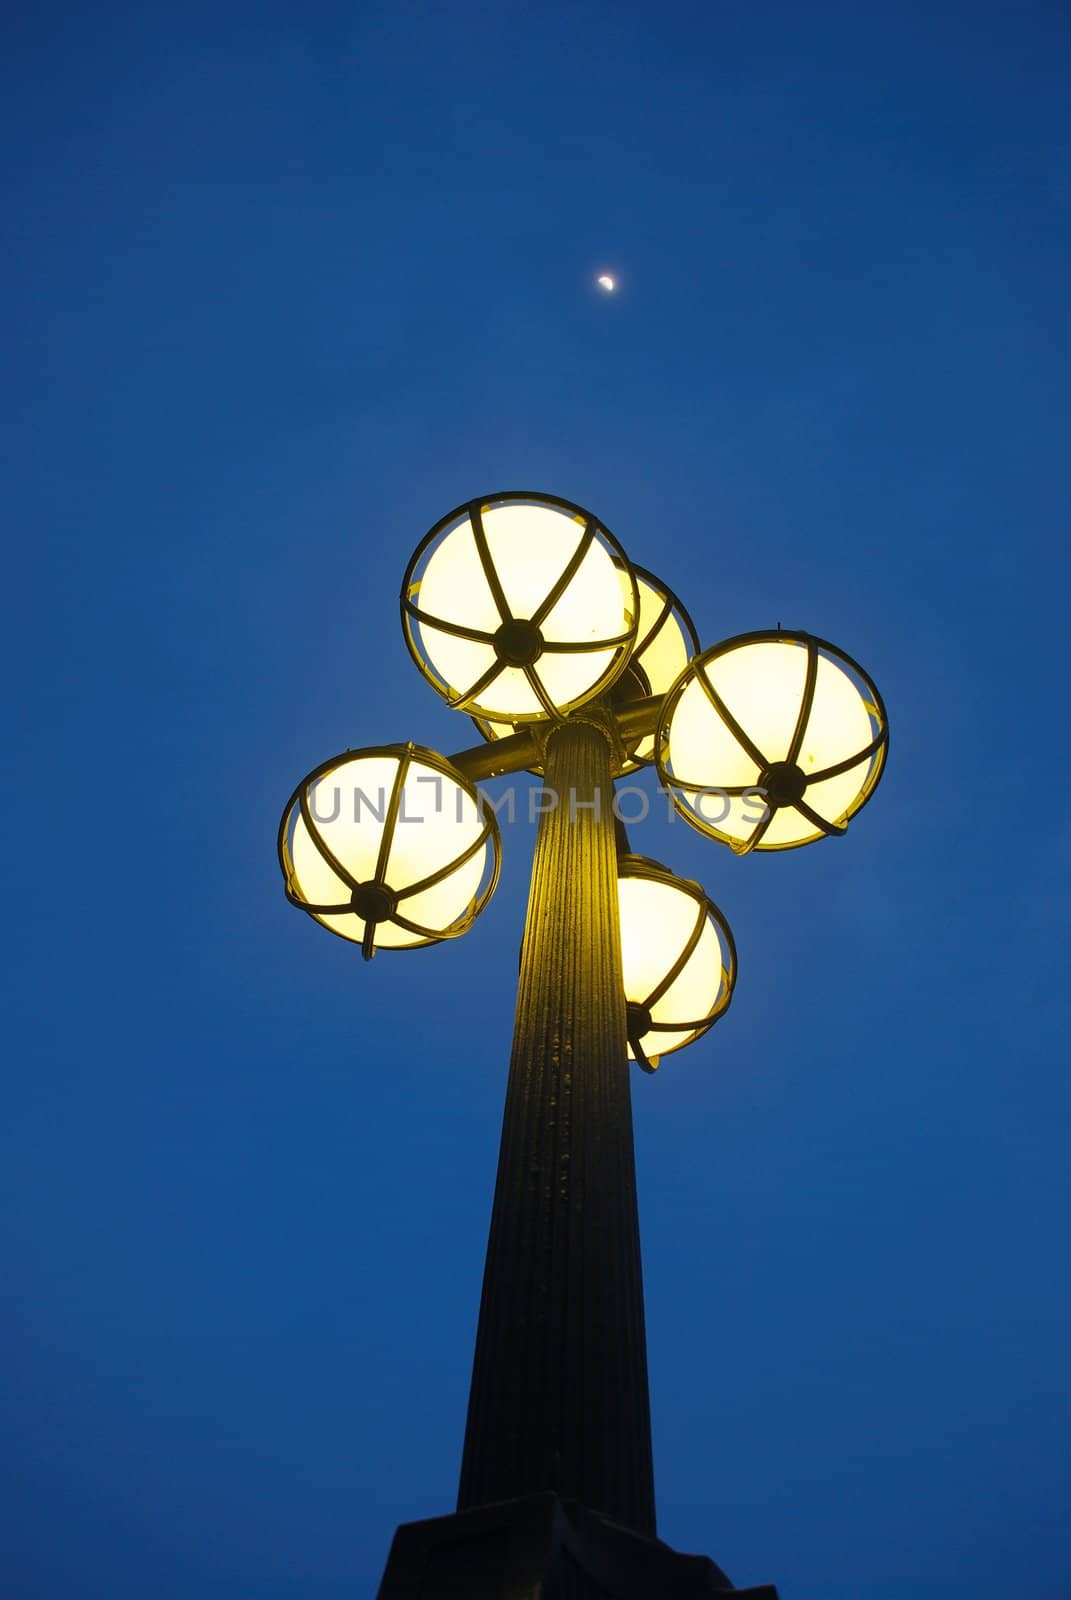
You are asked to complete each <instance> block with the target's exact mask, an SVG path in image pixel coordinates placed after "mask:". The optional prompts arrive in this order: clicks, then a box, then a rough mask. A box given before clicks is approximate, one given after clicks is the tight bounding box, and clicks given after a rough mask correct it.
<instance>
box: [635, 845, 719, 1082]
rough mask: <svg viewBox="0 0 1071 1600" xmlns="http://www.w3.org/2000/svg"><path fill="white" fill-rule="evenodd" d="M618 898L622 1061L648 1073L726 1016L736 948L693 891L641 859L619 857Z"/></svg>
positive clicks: (709, 905)
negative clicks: (623, 1037) (623, 1002)
mask: <svg viewBox="0 0 1071 1600" xmlns="http://www.w3.org/2000/svg"><path fill="white" fill-rule="evenodd" d="M617 892H618V908H619V912H620V917H621V957H622V971H623V975H624V982H625V1000H626V1002H627V1034H628V1054H629V1059H630V1060H633V1061H636V1062H637V1063H638V1064H639V1065H640V1066H641V1067H643V1068H644V1069H645V1070H646V1071H648V1072H653V1071H654V1070H655V1068H656V1067H657V1066H658V1061H659V1058H660V1057H661V1056H664V1055H669V1054H670V1053H671V1052H672V1051H675V1050H683V1049H684V1047H685V1045H688V1044H691V1043H692V1042H693V1040H695V1039H699V1038H701V1037H702V1035H703V1034H704V1033H706V1032H707V1030H708V1029H709V1028H712V1027H713V1026H714V1024H715V1022H717V1020H718V1018H719V1017H720V1016H722V1015H723V1014H724V1013H725V1011H726V1010H727V1009H728V1007H729V1002H730V1001H731V1000H732V997H733V988H734V986H735V984H736V943H735V941H734V939H733V935H732V930H731V929H730V927H729V924H728V922H727V921H726V920H725V917H724V916H723V915H722V913H721V912H720V911H719V909H718V907H717V906H716V905H715V904H714V902H713V900H711V899H710V897H709V895H707V894H706V893H705V892H704V890H703V889H702V888H701V887H700V885H699V884H698V883H693V882H692V881H691V880H690V879H687V878H678V877H677V876H676V874H675V873H672V872H670V871H669V869H668V867H664V866H662V864H661V863H660V862H658V861H652V860H650V859H649V858H648V857H647V856H637V855H631V854H628V855H621V856H619V857H618V864H617Z"/></svg>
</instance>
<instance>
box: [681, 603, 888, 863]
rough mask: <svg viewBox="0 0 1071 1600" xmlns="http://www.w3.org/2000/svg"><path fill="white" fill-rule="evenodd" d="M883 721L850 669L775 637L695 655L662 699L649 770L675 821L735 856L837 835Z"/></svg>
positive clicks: (870, 773) (856, 807)
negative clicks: (669, 800) (666, 794)
mask: <svg viewBox="0 0 1071 1600" xmlns="http://www.w3.org/2000/svg"><path fill="white" fill-rule="evenodd" d="M888 733H889V730H888V720H887V717H886V714H885V707H884V704H883V703H882V699H881V696H880V694H879V693H878V690H877V688H876V686H875V685H874V683H873V682H872V681H871V679H870V678H869V677H868V676H867V674H866V673H865V672H864V671H863V669H862V667H860V666H859V664H858V662H856V661H853V660H852V658H851V657H850V656H848V655H845V653H844V652H843V651H842V650H838V649H837V648H836V647H835V646H834V645H831V644H829V643H827V641H826V640H824V639H817V638H815V637H814V636H813V635H811V634H808V633H789V632H785V631H783V630H773V631H770V632H765V633H744V634H739V635H737V636H736V637H735V638H732V639H726V640H725V641H724V642H723V643H722V644H719V645H715V647H714V648H713V649H712V650H707V651H705V652H704V654H703V655H701V656H698V657H697V658H696V659H695V660H694V661H693V662H692V663H691V664H690V666H689V667H688V669H687V671H686V672H684V673H682V674H681V677H680V678H679V679H678V680H677V682H676V683H675V684H674V686H673V688H672V689H671V690H670V692H669V694H668V695H667V696H666V699H665V702H664V705H663V708H662V713H661V718H660V721H659V726H658V734H657V746H658V754H657V765H658V773H659V776H660V778H661V779H662V782H663V783H664V785H665V786H666V788H667V789H668V790H669V791H670V793H671V794H672V797H673V803H674V805H675V806H676V808H677V810H678V811H679V812H680V813H681V815H682V816H684V817H686V818H687V820H688V821H689V822H690V823H692V825H693V826H694V827H696V828H698V830H699V831H700V832H701V833H704V834H706V835H708V837H710V838H712V839H719V840H720V841H721V842H722V843H724V844H728V845H729V846H730V847H731V848H732V849H733V850H734V851H735V852H736V853H737V854H738V855H747V854H748V853H749V852H750V851H752V850H793V849H796V848H797V847H798V846H800V845H804V844H811V843H813V842H814V841H815V840H817V839H821V838H824V837H826V836H836V835H840V834H843V833H844V831H845V829H846V828H847V825H848V822H849V820H850V819H851V818H852V817H853V816H855V814H856V813H857V812H858V811H860V810H861V809H862V807H863V806H864V805H865V804H866V802H867V800H868V799H869V798H870V796H871V794H873V792H874V789H875V787H876V785H877V783H878V780H879V778H880V777H881V774H882V770H883V768H884V765H885V757H886V753H887V750H888Z"/></svg>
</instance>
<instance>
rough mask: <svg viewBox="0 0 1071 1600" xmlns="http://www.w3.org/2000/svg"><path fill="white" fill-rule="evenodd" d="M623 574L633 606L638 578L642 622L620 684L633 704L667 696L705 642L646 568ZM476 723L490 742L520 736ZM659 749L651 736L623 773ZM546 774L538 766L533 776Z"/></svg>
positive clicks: (503, 726)
mask: <svg viewBox="0 0 1071 1600" xmlns="http://www.w3.org/2000/svg"><path fill="white" fill-rule="evenodd" d="M618 570H619V574H620V579H621V587H622V591H623V593H624V594H625V598H626V603H631V585H632V579H633V577H634V578H635V581H636V589H637V592H638V595H639V605H640V621H639V627H638V629H637V631H636V642H635V644H634V645H633V647H632V654H631V655H630V657H629V662H628V668H627V670H626V672H625V673H624V675H623V676H622V677H621V678H619V679H618V680H617V683H616V684H615V685H614V691H613V697H614V702H615V703H616V701H617V700H618V698H620V699H622V700H626V699H630V700H631V699H642V698H643V697H644V696H646V695H652V694H665V693H666V691H667V690H668V689H669V688H671V687H672V685H673V684H674V683H675V682H676V680H677V679H678V678H679V677H680V675H681V673H682V672H683V671H684V669H685V667H686V666H687V665H688V662H689V661H690V660H691V658H692V656H694V655H697V654H698V653H699V639H698V636H697V635H696V631H695V628H694V626H693V624H692V619H691V617H690V616H689V615H688V613H687V611H685V609H684V607H683V605H682V604H681V602H680V601H679V600H678V599H677V597H676V595H675V594H674V593H673V591H672V590H671V589H669V588H667V586H666V585H665V584H664V583H663V582H662V581H661V579H660V578H656V577H655V576H654V574H653V573H651V572H647V571H646V570H645V569H644V568H643V567H632V568H631V569H629V567H628V566H627V564H619V567H618ZM473 721H474V722H475V724H476V726H477V728H478V729H479V730H480V732H481V733H482V734H483V736H484V738H485V739H492V740H493V739H504V738H506V737H507V736H508V735H509V734H511V733H514V732H516V729H515V728H514V726H513V724H512V723H509V722H490V721H488V720H487V719H486V718H485V717H474V718H473ZM654 751H655V739H654V734H650V735H649V736H648V737H647V738H646V739H643V740H642V741H641V742H640V743H639V745H637V747H636V748H635V749H634V750H633V751H632V752H631V755H630V759H629V761H628V762H627V763H626V765H625V766H623V767H622V769H621V771H622V773H628V772H635V771H636V770H637V769H638V768H639V767H641V766H644V765H647V764H648V763H650V762H651V761H653V760H654ZM540 770H541V769H540V768H538V767H533V768H532V771H533V772H538V771H540Z"/></svg>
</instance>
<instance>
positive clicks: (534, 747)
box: [447, 694, 665, 783]
mask: <svg viewBox="0 0 1071 1600" xmlns="http://www.w3.org/2000/svg"><path fill="white" fill-rule="evenodd" d="M664 698H665V697H664V696H663V695H660V694H653V695H647V696H646V697H645V698H644V699H642V700H626V701H624V702H623V703H622V704H621V705H617V706H614V705H608V706H607V708H606V709H607V710H608V711H609V713H610V715H611V716H612V717H613V720H614V726H615V727H616V729H617V732H618V736H619V737H620V739H621V742H622V744H624V745H626V746H633V745H637V744H639V742H640V740H641V739H646V738H647V736H648V735H649V734H652V733H654V731H655V729H656V728H657V726H658V718H659V716H660V714H661V711H662V702H663V700H664ZM545 728H546V724H545V723H536V724H533V725H532V726H531V727H528V728H522V729H521V731H520V732H519V733H511V734H509V735H508V736H507V737H506V738H505V739H489V740H486V741H485V742H483V743H481V744H478V745H473V746H471V747H470V748H469V749H467V750H458V751H457V752H456V753H455V754H454V755H452V756H449V757H448V758H447V759H448V760H449V762H450V765H451V766H452V767H456V769H457V770H458V772H460V773H462V775H463V776H464V777H466V778H468V780H469V781H470V783H477V782H479V781H480V780H481V779H484V778H501V777H505V775H506V774H507V773H510V772H524V771H526V770H527V769H528V768H530V767H533V766H540V765H541V764H542V761H543V747H542V740H541V738H540V734H541V733H542V732H543V731H544V730H545Z"/></svg>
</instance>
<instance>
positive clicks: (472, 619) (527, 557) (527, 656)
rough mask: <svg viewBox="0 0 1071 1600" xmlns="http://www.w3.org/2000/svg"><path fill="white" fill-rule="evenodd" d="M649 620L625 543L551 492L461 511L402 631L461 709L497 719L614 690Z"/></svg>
mask: <svg viewBox="0 0 1071 1600" xmlns="http://www.w3.org/2000/svg"><path fill="white" fill-rule="evenodd" d="M615 561H616V562H620V564H621V566H622V568H623V569H624V571H625V572H626V574H627V577H626V580H625V582H624V583H622V581H621V579H620V577H619V575H618V570H617V568H616V567H615ZM638 614H639V598H638V594H637V590H636V582H635V579H634V578H633V577H632V574H631V568H630V567H629V564H628V560H627V558H626V556H625V553H624V551H623V550H622V549H621V546H620V545H619V544H618V543H617V541H616V539H614V537H613V535H612V534H610V533H609V532H607V530H606V529H605V528H604V527H603V526H602V525H601V524H600V523H599V522H598V520H597V519H596V518H595V517H594V516H592V515H591V513H590V512H587V511H585V510H584V509H583V508H582V507H580V506H575V505H573V504H572V503H571V502H570V501H568V500H558V499H556V498H554V497H552V496H550V495H536V494H505V495H493V496H490V497H489V498H487V499H484V500H474V501H472V502H470V504H468V505H466V506H461V507H459V508H458V509H457V510H456V511H452V512H451V513H450V515H449V516H447V517H444V518H443V519H442V521H441V522H439V523H437V524H436V525H435V527H434V528H432V530H431V532H430V533H429V534H428V535H427V537H426V538H425V539H424V540H423V541H422V543H421V544H420V546H419V547H418V549H417V551H416V554H415V555H414V557H413V559H412V561H411V562H410V564H409V570H408V572H407V573H406V575H405V581H404V583H403V585H402V627H403V629H404V632H405V638H406V643H407V644H408V646H409V650H410V653H411V654H412V656H413V659H414V661H415V662H416V663H417V665H418V666H419V668H420V670H421V671H422V672H423V674H424V676H425V677H426V678H427V679H428V681H429V683H431V685H432V687H433V688H434V689H436V691H437V692H438V693H439V694H441V695H442V697H443V698H444V699H445V700H446V702H447V703H448V704H449V705H450V706H452V707H454V708H455V709H457V710H459V711H467V712H469V713H471V714H472V715H473V716H475V717H486V718H488V719H490V720H491V721H495V722H509V723H514V722H517V723H525V722H533V721H537V720H539V719H541V718H546V717H558V716H562V715H565V714H567V713H568V712H569V711H571V710H574V709H575V708H576V707H577V706H580V705H583V704H585V703H586V702H587V701H589V700H592V699H594V698H596V697H597V696H599V695H601V694H603V693H604V692H605V691H606V690H607V689H608V688H609V687H610V685H611V684H612V683H613V682H614V681H615V680H616V679H617V678H618V677H619V676H620V674H621V673H622V672H623V671H624V669H625V667H626V665H627V663H628V657H629V652H630V650H631V649H632V645H633V643H634V641H635V638H636V627H637V620H638Z"/></svg>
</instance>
